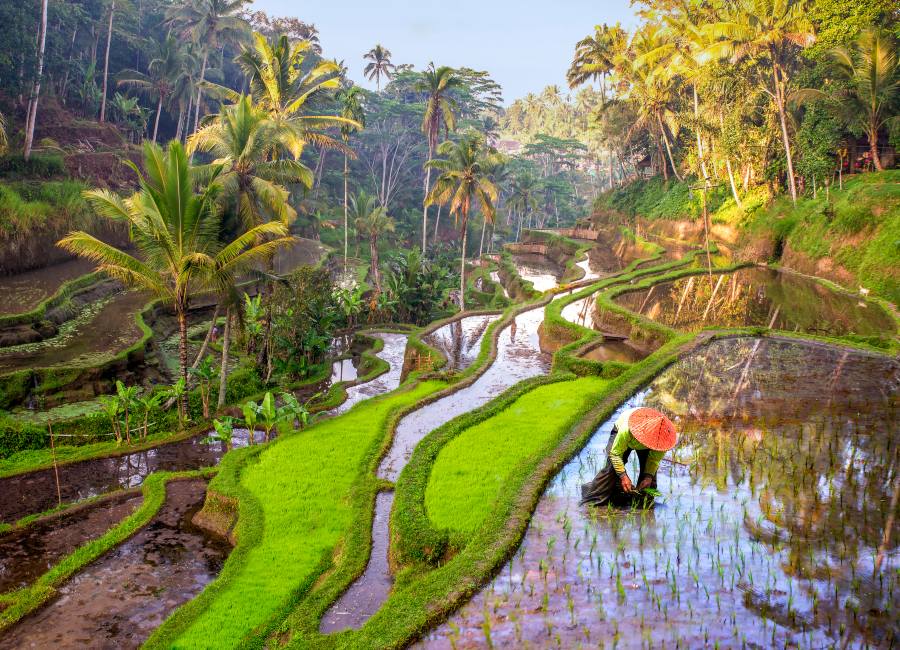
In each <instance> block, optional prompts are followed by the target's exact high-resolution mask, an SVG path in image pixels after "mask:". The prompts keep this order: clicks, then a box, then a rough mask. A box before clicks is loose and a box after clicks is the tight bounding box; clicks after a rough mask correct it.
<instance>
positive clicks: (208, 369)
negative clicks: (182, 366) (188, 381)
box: [188, 355, 216, 419]
mask: <svg viewBox="0 0 900 650" xmlns="http://www.w3.org/2000/svg"><path fill="white" fill-rule="evenodd" d="M188 372H190V373H191V374H192V375H193V376H194V377H196V378H197V383H198V385H199V388H200V401H201V403H202V404H203V418H204V419H209V395H210V392H211V390H212V383H213V380H214V379H215V378H216V368H215V365H214V361H213V358H212V356H211V355H206V356H205V357H204V358H203V360H202V361H201V362H200V363H199V364H197V367H196V368H189V369H188Z"/></svg>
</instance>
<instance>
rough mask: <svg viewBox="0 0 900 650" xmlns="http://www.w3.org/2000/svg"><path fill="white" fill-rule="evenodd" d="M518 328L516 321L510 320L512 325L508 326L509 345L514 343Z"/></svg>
mask: <svg viewBox="0 0 900 650" xmlns="http://www.w3.org/2000/svg"><path fill="white" fill-rule="evenodd" d="M518 328H519V326H518V325H517V324H516V319H515V318H513V319H512V323H510V324H509V341H510V343H515V342H516V330H517V329H518Z"/></svg>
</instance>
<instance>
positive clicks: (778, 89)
mask: <svg viewBox="0 0 900 650" xmlns="http://www.w3.org/2000/svg"><path fill="white" fill-rule="evenodd" d="M772 75H773V78H774V80H775V106H776V107H777V108H778V119H779V121H780V122H781V138H782V142H783V144H784V155H785V157H786V158H787V176H788V187H790V188H791V200H792V201H793V202H794V204H795V205H796V203H797V182H796V181H795V180H794V159H793V157H792V156H791V140H790V138H789V137H788V131H787V117H786V116H785V110H784V89H783V88H782V84H781V81H780V80H779V75H778V64H777V63H775V56H774V55H773V56H772Z"/></svg>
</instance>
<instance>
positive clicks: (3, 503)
mask: <svg viewBox="0 0 900 650" xmlns="http://www.w3.org/2000/svg"><path fill="white" fill-rule="evenodd" d="M205 438H206V434H201V435H199V436H196V437H194V438H188V439H186V440H179V441H176V442H170V443H167V444H164V445H160V446H158V447H154V448H152V449H147V450H145V451H137V452H133V453H130V454H126V455H124V456H115V457H109V458H95V459H93V460H85V461H81V462H78V463H69V464H67V465H60V466H59V488H60V494H61V495H62V502H63V503H72V502H75V501H81V500H82V499H87V498H89V497H93V496H97V495H100V494H105V493H107V492H112V491H114V490H119V489H123V488H130V487H137V486H139V485H140V484H141V483H143V482H144V479H145V478H147V476H149V475H150V474H152V473H153V472H156V471H172V472H177V471H183V470H192V469H199V468H201V467H212V466H214V465H217V464H218V462H219V461H220V460H221V459H222V456H224V455H225V446H224V445H223V444H221V443H218V442H213V443H207V442H204V439H205ZM247 442H248V439H247V431H246V430H235V432H234V438H233V444H234V446H236V447H240V446H243V445H246V444H247ZM56 505H57V493H56V479H55V475H54V472H53V469H46V470H40V471H37V472H30V473H28V474H20V475H17V476H10V477H7V478H2V479H0V523H12V522H14V521H16V520H18V519H19V518H21V517H24V516H25V515H29V514H34V513H38V512H44V511H46V510H49V509H50V508H54V507H56Z"/></svg>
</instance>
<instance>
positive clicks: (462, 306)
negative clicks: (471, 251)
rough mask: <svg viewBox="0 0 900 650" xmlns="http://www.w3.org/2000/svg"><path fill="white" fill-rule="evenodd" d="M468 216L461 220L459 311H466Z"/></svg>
mask: <svg viewBox="0 0 900 650" xmlns="http://www.w3.org/2000/svg"><path fill="white" fill-rule="evenodd" d="M468 220H469V219H468V215H463V218H462V251H461V252H460V255H459V310H460V311H465V310H466V235H467V234H468V230H469V228H468V224H467V223H466V222H467V221H468Z"/></svg>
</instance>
